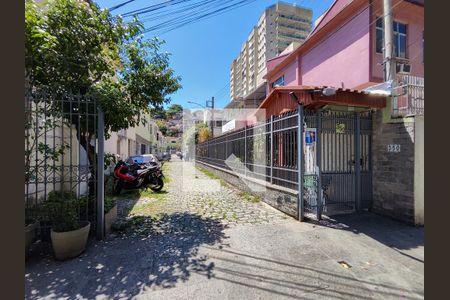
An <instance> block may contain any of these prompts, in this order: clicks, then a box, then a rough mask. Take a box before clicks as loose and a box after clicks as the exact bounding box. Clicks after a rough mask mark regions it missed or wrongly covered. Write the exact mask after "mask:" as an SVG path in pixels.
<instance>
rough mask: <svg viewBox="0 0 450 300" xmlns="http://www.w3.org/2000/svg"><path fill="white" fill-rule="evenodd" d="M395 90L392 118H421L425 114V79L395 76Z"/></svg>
mask: <svg viewBox="0 0 450 300" xmlns="http://www.w3.org/2000/svg"><path fill="white" fill-rule="evenodd" d="M397 82H398V83H397V88H396V90H397V91H398V92H396V93H395V94H400V96H395V97H392V117H394V118H399V117H409V116H423V115H424V113H425V79H424V78H423V77H417V76H411V75H397Z"/></svg>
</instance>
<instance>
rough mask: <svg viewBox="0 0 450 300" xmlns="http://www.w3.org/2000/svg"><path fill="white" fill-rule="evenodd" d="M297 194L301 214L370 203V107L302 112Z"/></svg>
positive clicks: (359, 207) (317, 215) (329, 212)
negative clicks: (299, 194)
mask: <svg viewBox="0 0 450 300" xmlns="http://www.w3.org/2000/svg"><path fill="white" fill-rule="evenodd" d="M303 130H304V133H303V136H304V139H303V149H304V151H303V153H304V159H303V161H304V172H303V199H304V212H305V215H306V216H309V217H314V218H317V219H320V218H321V217H322V214H326V215H333V214H338V213H346V212H354V211H360V210H363V209H367V208H369V207H370V205H371V202H372V164H371V159H372V157H371V146H372V116H371V113H370V112H348V111H332V110H323V111H321V110H319V111H316V112H313V111H305V113H304V129H303Z"/></svg>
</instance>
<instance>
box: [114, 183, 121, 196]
mask: <svg viewBox="0 0 450 300" xmlns="http://www.w3.org/2000/svg"><path fill="white" fill-rule="evenodd" d="M121 191H122V185H121V184H120V181H119V180H117V179H116V180H114V185H113V194H114V195H119V194H120V192H121Z"/></svg>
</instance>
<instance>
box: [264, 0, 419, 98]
mask: <svg viewBox="0 0 450 300" xmlns="http://www.w3.org/2000/svg"><path fill="white" fill-rule="evenodd" d="M416 2H417V1H416ZM416 2H414V3H413V1H411V2H408V1H402V0H394V1H392V5H393V17H394V22H395V23H399V24H400V25H397V26H401V27H402V28H401V29H400V31H399V32H398V33H396V34H395V38H394V42H397V44H398V45H399V47H397V48H399V49H405V52H406V53H400V55H401V56H403V57H399V58H398V59H397V61H398V62H403V63H407V64H409V65H411V72H410V74H411V75H414V76H419V77H423V76H424V63H423V47H424V40H423V31H424V7H423V1H422V4H421V3H416ZM418 2H420V1H418ZM382 15H383V10H382V1H381V0H373V1H372V0H353V1H351V0H336V1H335V3H334V4H333V5H332V6H331V7H330V9H328V11H327V12H326V13H325V14H324V16H322V19H321V20H320V22H319V23H318V24H317V26H316V28H315V30H314V31H313V32H312V33H311V34H310V36H309V38H308V39H307V40H306V41H305V43H304V44H303V45H301V46H300V47H299V48H298V49H296V51H294V52H293V53H291V54H290V55H287V56H285V57H283V59H277V60H274V61H273V63H271V64H269V65H268V72H267V74H266V77H265V78H266V79H267V81H268V85H267V89H268V90H267V94H270V92H271V91H272V90H273V88H274V87H275V86H276V84H275V83H277V82H280V79H282V83H283V84H282V85H284V86H299V85H309V86H313V85H320V86H333V87H339V88H348V89H363V88H365V87H368V86H371V85H373V84H375V83H379V82H381V81H382V80H383V67H382V65H381V62H382V60H383V54H382V53H381V50H380V49H379V47H378V49H377V25H379V22H380V21H381V19H382V18H381V17H382ZM377 18H378V19H380V21H378V22H377ZM403 25H404V26H403ZM405 28H406V30H405ZM404 31H406V32H404ZM399 35H401V36H402V37H401V38H398V36H399ZM380 36H382V29H381V31H380V29H378V38H379V37H380ZM405 43H406V44H405ZM379 44H380V42H379Z"/></svg>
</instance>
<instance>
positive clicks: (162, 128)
mask: <svg viewBox="0 0 450 300" xmlns="http://www.w3.org/2000/svg"><path fill="white" fill-rule="evenodd" d="M156 125H157V126H158V129H159V131H161V133H162V134H163V135H166V134H167V126H166V123H165V122H164V121H161V120H156Z"/></svg>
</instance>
